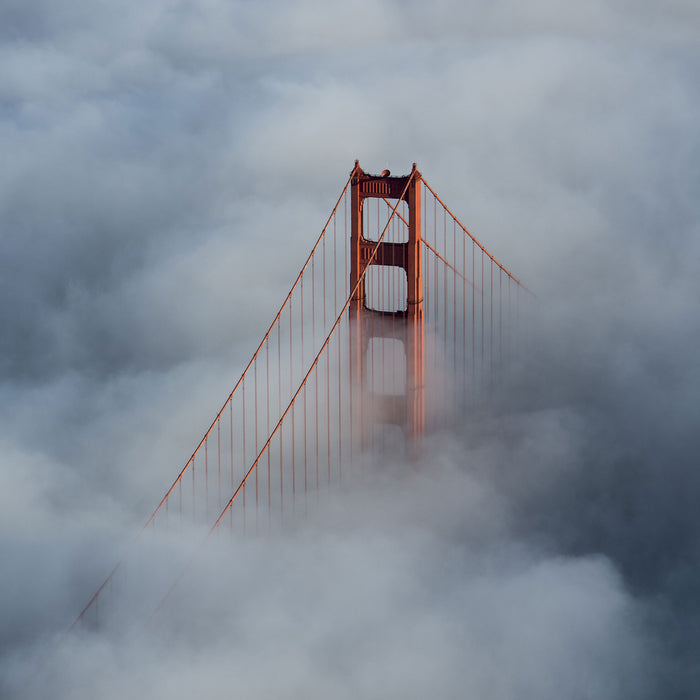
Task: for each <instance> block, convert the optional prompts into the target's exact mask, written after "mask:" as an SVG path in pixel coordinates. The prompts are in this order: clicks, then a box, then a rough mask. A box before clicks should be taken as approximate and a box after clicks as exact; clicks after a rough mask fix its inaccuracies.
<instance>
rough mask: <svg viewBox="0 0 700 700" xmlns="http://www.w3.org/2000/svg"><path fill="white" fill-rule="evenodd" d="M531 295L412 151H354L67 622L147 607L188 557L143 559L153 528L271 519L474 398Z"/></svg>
mask: <svg viewBox="0 0 700 700" xmlns="http://www.w3.org/2000/svg"><path fill="white" fill-rule="evenodd" d="M531 296H532V295H531V292H530V291H529V290H528V289H527V288H526V287H525V286H524V285H523V284H522V283H521V282H520V281H519V280H518V279H517V278H516V277H515V276H514V275H513V274H512V273H511V272H510V271H508V270H507V269H506V268H505V267H504V266H503V265H502V264H501V263H500V262H499V261H498V260H496V258H494V257H493V255H491V254H490V253H489V252H488V251H487V250H486V249H485V248H484V246H483V245H481V243H479V241H477V240H476V239H475V238H474V236H472V235H471V233H469V231H468V230H467V229H466V228H465V227H464V226H463V225H462V224H461V223H460V222H459V220H458V219H457V218H456V217H455V216H454V214H453V213H452V212H451V211H450V209H448V207H447V206H446V205H445V204H444V203H443V201H442V200H441V199H440V197H439V196H438V195H437V194H436V193H435V191H434V190H433V189H432V188H431V187H430V185H429V184H428V183H427V182H426V180H425V178H424V177H423V176H422V174H421V173H420V172H419V171H418V170H417V168H416V165H415V164H414V165H413V168H412V170H411V172H410V173H409V174H408V175H404V176H399V177H396V176H392V175H391V174H390V172H389V171H388V170H385V171H384V172H383V173H382V174H380V175H371V174H368V173H366V172H365V171H364V170H363V169H362V168H361V167H360V165H359V163H358V162H357V161H356V162H355V166H354V167H353V169H352V171H351V173H350V176H349V178H348V180H347V182H346V183H345V185H344V187H343V189H342V191H341V193H340V196H339V198H338V200H337V202H336V204H335V206H334V207H333V210H332V211H331V214H330V216H329V217H328V220H327V222H326V225H325V226H324V228H323V230H322V232H321V234H320V236H319V237H318V240H317V241H316V243H315V245H314V246H313V248H312V250H311V253H310V254H309V256H308V258H307V259H306V262H305V263H304V265H303V266H302V268H301V271H300V272H299V274H298V276H297V278H296V280H295V281H294V283H293V285H292V287H291V289H290V291H289V293H288V294H287V296H286V297H285V299H284V301H283V303H282V305H281V307H280V309H279V311H278V312H277V314H276V315H275V317H274V319H273V321H272V323H271V324H270V326H269V328H268V330H267V332H266V333H265V335H264V336H263V338H262V340H261V341H260V344H259V345H258V347H257V349H256V350H255V352H254V353H253V355H252V357H251V359H250V361H249V362H248V364H247V366H246V367H245V369H244V371H243V373H242V375H241V377H240V379H239V380H238V382H237V383H236V385H235V386H234V387H233V390H232V391H231V393H230V394H229V395H228V397H227V398H226V400H225V401H224V403H223V406H222V407H221V409H220V410H219V412H218V413H217V414H216V416H215V418H214V420H213V421H212V423H211V425H210V427H209V429H208V430H207V431H206V432H205V434H204V436H203V437H202V439H201V441H200V442H199V444H198V445H197V446H196V448H195V450H194V451H193V453H192V455H191V456H190V458H189V459H188V460H187V461H186V463H185V464H184V466H183V467H182V469H181V470H180V472H179V473H178V474H177V476H176V477H175V479H174V481H173V482H172V484H171V485H170V486H169V488H168V489H167V490H166V491H165V495H164V496H163V498H162V500H161V501H160V503H158V505H157V507H156V508H155V510H154V511H153V513H152V515H151V516H150V518H149V519H148V521H147V522H146V524H145V525H144V526H143V529H142V530H141V531H140V533H139V534H138V535H137V537H136V538H135V539H134V540H133V542H132V543H131V545H130V546H129V548H128V549H127V551H126V553H125V554H124V555H123V557H122V559H121V560H120V561H119V563H118V564H117V565H116V566H115V567H114V568H113V569H112V571H111V572H110V573H109V575H108V576H107V577H106V579H105V580H104V582H103V583H102V585H101V586H100V587H99V588H98V589H97V591H96V592H95V594H94V595H93V596H92V598H91V599H90V600H89V601H88V603H87V605H86V606H85V607H84V609H83V610H82V611H81V612H80V614H79V615H78V617H77V619H76V620H75V622H74V623H73V625H72V626H71V628H70V630H73V629H74V628H76V627H79V626H87V627H88V628H92V627H94V626H95V625H100V626H101V625H103V624H104V625H109V624H113V623H115V621H117V620H118V619H119V616H120V606H123V605H129V606H130V607H131V608H138V609H139V610H140V612H141V613H142V614H143V616H144V617H146V618H148V617H149V616H151V615H153V614H154V613H155V611H157V610H159V609H160V608H161V607H162V605H163V603H164V601H165V600H166V599H167V598H168V595H169V593H170V592H171V591H172V590H173V589H174V588H175V587H176V586H177V584H178V581H179V580H180V579H181V578H182V576H184V575H185V573H186V572H187V570H188V567H189V566H191V565H192V560H189V562H188V561H182V560H180V559H179V558H178V557H170V556H168V557H166V558H165V560H164V559H163V557H160V559H159V558H158V556H156V555H155V554H154V552H156V550H157V548H158V547H159V546H160V545H162V543H163V541H164V539H167V538H168V537H172V536H175V537H176V538H177V536H178V533H184V532H185V531H187V532H188V533H191V532H200V535H199V540H200V541H201V540H202V539H204V540H206V539H207V538H210V537H212V536H214V535H221V534H223V533H225V532H229V533H233V534H234V535H235V536H238V535H239V534H243V533H248V534H250V533H257V532H260V531H261V530H264V529H273V528H279V527H281V526H282V525H283V524H284V523H285V521H287V520H289V519H290V518H292V517H294V515H295V513H296V512H297V511H298V510H303V511H306V510H307V509H308V508H309V507H310V506H311V505H312V504H313V502H314V500H315V499H319V498H320V496H321V495H322V494H323V493H324V492H325V491H328V490H329V489H331V488H337V487H338V486H339V485H340V484H342V483H343V481H344V480H348V479H352V478H354V477H355V476H356V474H357V472H358V470H362V469H363V464H365V457H366V455H368V454H376V453H377V452H381V451H384V452H385V453H386V452H387V451H391V453H393V454H395V453H397V452H398V453H400V454H401V455H403V456H405V457H406V458H410V457H411V455H412V454H415V453H416V452H418V451H419V450H420V439H421V436H423V435H424V434H425V433H426V432H430V431H434V430H436V429H437V428H438V427H439V425H440V422H441V421H443V420H444V419H445V416H446V415H447V414H450V413H451V414H452V415H455V414H456V413H458V412H459V411H460V409H461V408H463V407H465V406H468V405H478V403H479V402H480V401H483V400H484V399H485V397H487V396H488V394H489V392H490V391H491V390H492V389H493V387H494V385H495V383H496V382H497V381H498V378H499V377H500V376H501V374H502V371H503V369H504V367H506V366H507V364H508V362H509V360H510V359H511V358H512V357H513V356H514V354H515V352H516V351H517V344H518V342H519V341H518V332H517V331H518V327H519V325H520V322H521V318H522V311H523V305H524V302H525V301H526V300H527V298H528V297H531ZM448 409H449V410H448ZM129 588H133V589H134V591H138V593H137V594H136V593H135V594H133V595H131V596H130V595H129V594H128V592H127V593H125V591H128V589H129ZM132 612H133V610H132ZM70 630H69V631H70Z"/></svg>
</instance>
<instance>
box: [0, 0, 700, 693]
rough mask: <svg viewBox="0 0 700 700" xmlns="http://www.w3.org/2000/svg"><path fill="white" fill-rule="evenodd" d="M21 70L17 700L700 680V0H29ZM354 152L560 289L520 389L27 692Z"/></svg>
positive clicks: (10, 594) (3, 207) (292, 262)
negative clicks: (419, 187) (422, 191)
mask: <svg viewBox="0 0 700 700" xmlns="http://www.w3.org/2000/svg"><path fill="white" fill-rule="evenodd" d="M0 66H2V67H1V68H0V153H1V154H2V157H1V158H0V328H1V331H0V447H1V449H0V557H1V561H2V573H1V574H0V696H2V697H37V698H43V697H49V696H50V697H53V698H59V699H63V698H66V699H67V698H123V697H125V696H132V697H168V698H189V697H192V696H193V695H197V696H200V697H211V698H219V697H220V698H224V697H232V696H241V697H262V698H300V697H310V698H336V697H337V698H357V697H382V698H394V697H396V698H399V697H401V698H406V697H409V698H411V697H415V698H425V697H426V696H433V697H438V698H442V697H455V698H457V697H460V698H461V697H466V698H481V699H483V700H502V699H507V698H524V697H527V698H538V699H550V698H551V699H552V700H554V699H555V698H556V699H561V698H575V699H578V698H581V699H584V698H585V699H588V698H590V699H593V698H595V699H596V700H601V699H602V700H608V699H610V700H612V699H613V698H614V699H618V698H620V699H621V698H654V699H656V698H663V699H664V700H680V699H686V698H688V699H690V698H695V697H697V696H698V693H700V661H698V655H697V649H698V647H700V596H698V582H699V581H700V541H699V540H698V537H699V536H700V509H699V508H698V505H697V500H698V494H699V493H700V475H699V474H698V471H697V467H698V463H699V458H698V455H700V431H699V427H700V360H699V359H698V347H699V346H700V320H699V318H700V315H699V314H698V309H697V307H698V300H699V299H700V223H699V222H700V202H699V198H698V183H700V87H699V85H700V83H699V81H698V75H700V9H699V8H698V6H697V3H695V2H691V1H690V0H671V1H670V2H666V3H661V4H660V3H651V2H646V0H641V1H640V2H635V3H632V2H628V1H627V0H617V1H614V0H607V1H604V0H594V1H593V2H588V3H578V4H571V3H569V4H564V3H557V2H550V1H545V0H542V1H540V0H536V1H535V2H530V3H517V2H512V1H504V2H493V3H490V4H488V3H482V4H480V5H478V6H477V5H476V4H474V3H470V2H466V3H465V2H457V1H456V0H438V1H437V2H433V3H418V2H414V1H413V0H393V1H389V0H379V1H377V2H368V1H366V0H361V1H360V2H345V3H340V2H335V0H331V1H326V2H320V1H315V0H299V1H297V0H290V1H288V2H282V1H281V0H271V1H270V2H257V3H253V2H249V1H247V0H234V1H224V0H200V1H199V2H197V1H195V0H191V1H189V0H143V1H142V2H140V3H138V4H130V3H127V4H124V3H118V2H115V1H113V0H102V1H100V2H89V3H86V2H84V1H78V0H75V1H72V0H58V1H49V0H45V1H44V0H0ZM356 158H357V159H359V161H360V164H361V165H362V166H363V167H364V168H365V170H367V171H369V172H377V173H378V172H381V171H382V170H383V169H384V168H390V169H391V171H392V173H394V174H402V173H408V172H409V171H410V168H411V165H412V163H413V162H416V163H417V165H418V167H419V169H420V171H421V172H422V173H423V175H424V176H425V178H426V180H427V181H428V182H429V183H430V185H431V186H432V187H433V188H434V189H435V190H436V191H437V192H438V194H439V195H440V197H441V198H442V199H443V200H444V201H445V203H446V204H447V205H448V206H449V207H450V208H451V210H452V211H453V212H454V213H455V214H456V215H457V216H458V217H459V219H460V220H461V221H462V222H463V223H464V224H465V225H466V226H467V227H468V228H469V229H470V231H471V232H472V233H473V234H474V235H475V236H476V237H477V238H478V239H479V240H480V241H481V242H483V243H484V245H485V246H486V247H487V248H488V249H489V250H490V251H491V252H492V253H493V254H494V255H495V256H496V257H497V258H499V259H500V260H502V261H503V262H504V264H505V265H506V267H508V268H509V269H510V270H512V271H513V272H514V273H515V274H516V275H517V276H518V277H519V278H520V279H521V280H523V281H524V282H525V283H526V284H527V285H528V287H530V288H531V289H532V290H534V292H535V293H536V295H537V304H536V305H535V307H534V310H533V312H532V315H531V317H530V318H529V319H528V325H529V328H528V345H527V346H525V345H524V346H523V352H522V355H521V356H519V357H518V360H517V362H516V363H515V364H514V366H513V367H512V371H511V373H510V374H509V377H508V382H505V383H504V385H503V387H502V390H501V392H500V393H499V395H498V397H497V399H496V400H495V401H494V402H493V404H492V405H490V406H489V407H488V408H485V409H484V410H481V411H474V412H473V413H469V414H465V415H464V416H463V419H462V421H461V424H460V426H459V429H458V430H457V431H456V434H452V433H447V434H441V435H432V436H428V438H427V449H426V451H425V454H426V456H425V458H424V459H423V460H422V461H421V463H420V464H412V465H410V466H408V465H406V464H401V463H400V462H398V461H395V462H394V461H386V462H384V463H382V464H377V465H375V466H376V473H375V475H374V476H371V475H369V476H368V477H367V480H366V483H364V484H360V485H356V486H354V487H352V488H350V487H349V488H347V489H346V490H345V491H343V492H338V493H335V494H334V495H333V498H332V499H330V501H328V502H327V503H325V504H323V506H322V507H320V508H319V510H318V511H317V512H315V513H314V514H313V515H312V517H310V518H309V519H308V521H305V522H303V523H300V524H298V525H297V526H296V527H295V528H293V529H292V530H291V531H290V532H287V533H285V534H283V535H279V536H277V537H271V538H268V539H264V538H261V539H258V540H252V541H246V542H241V543H239V545H240V547H239V548H238V549H236V550H235V552H234V550H232V549H231V547H230V543H228V544H226V545H224V544H223V543H218V544H216V545H214V546H213V547H212V551H210V552H205V553H204V554H203V555H202V558H201V563H200V568H199V570H198V573H197V575H196V576H193V577H192V578H191V579H190V580H189V581H188V582H186V584H185V586H184V590H183V591H181V593H180V595H181V596H182V599H181V600H184V601H186V602H185V603H183V606H184V607H185V608H186V609H187V614H184V613H182V607H181V608H180V613H178V614H173V615H171V616H168V615H163V617H162V619H161V620H159V621H157V623H156V624H154V625H153V626H151V627H150V628H149V629H148V631H146V632H144V633H143V635H141V636H139V637H138V638H137V639H136V640H133V639H132V638H130V641H129V643H125V642H124V638H123V637H121V636H120V635H118V634H114V635H111V634H109V633H104V634H99V633H93V634H83V635H75V636H74V637H71V638H69V639H68V640H67V641H65V642H64V643H63V644H62V645H61V646H60V649H59V650H58V651H57V652H56V653H55V654H53V655H52V656H51V657H50V659H49V661H48V662H46V661H45V662H43V666H44V675H43V676H42V677H41V678H35V679H34V681H32V682H29V681H27V678H28V677H29V676H31V674H32V672H33V670H34V669H35V668H37V667H38V666H39V665H41V660H42V659H45V658H46V655H47V653H48V651H49V650H50V649H52V648H53V647H54V642H55V639H56V638H57V636H58V635H60V634H61V633H62V632H63V630H65V629H66V627H67V626H68V625H69V624H70V623H71V622H72V621H73V620H74V619H75V616H76V615H77V613H78V612H79V611H80V610H81V609H82V607H83V606H84V605H85V603H86V602H87V601H88V599H89V598H90V596H91V595H92V594H93V593H94V591H95V589H96V588H97V586H98V585H99V584H100V583H101V582H102V580H104V577H105V575H106V574H107V572H108V571H109V570H110V568H111V566H113V564H114V563H115V562H116V560H117V559H118V557H119V554H120V552H122V551H123V548H124V546H125V543H126V542H128V541H129V540H130V539H131V537H133V535H134V534H135V532H136V531H138V529H139V527H140V526H141V525H142V524H143V522H144V519H145V518H146V517H147V516H148V514H149V513H150V512H151V511H152V510H153V507H154V506H155V505H156V504H157V503H158V501H159V500H160V498H161V496H162V495H163V492H164V490H165V489H166V488H167V486H168V485H169V484H170V483H171V482H172V480H173V478H174V477H175V475H176V474H177V472H178V471H179V470H180V468H181V467H182V466H183V464H184V462H185V460H186V459H187V458H188V457H189V455H190V454H191V452H192V450H193V448H194V447H195V445H196V444H197V442H198V441H199V439H200V438H201V436H202V433H203V432H204V430H205V429H206V428H207V427H208V426H209V424H210V422H211V420H212V418H213V417H214V415H215V413H216V412H217V411H218V409H219V408H220V406H221V404H222V403H223V401H224V399H225V398H226V396H227V395H228V393H229V392H230V390H231V389H232V387H233V385H234V383H235V381H236V379H237V378H238V377H239V375H240V373H241V371H242V369H243V368H244V366H245V364H246V362H247V360H248V359H249V357H250V355H251V353H252V351H253V350H254V349H255V347H256V345H257V343H258V341H259V339H260V337H261V335H262V334H263V333H264V332H265V330H266V329H267V326H268V325H269V323H270V321H271V320H272V317H273V316H274V314H275V313H276V311H277V309H278V308H279V305H280V303H281V301H282V299H283V297H284V295H285V294H286V293H287V291H288V290H289V287H290V285H291V283H292V281H293V280H294V278H295V276H296V274H297V272H298V270H299V268H300V266H301V264H302V263H303V261H304V260H305V258H306V256H307V254H308V251H309V249H310V247H311V245H312V244H313V242H314V241H315V239H316V237H317V236H318V234H319V232H320V230H321V228H322V227H323V225H324V223H325V221H326V219H327V217H328V214H329V213H330V210H331V208H332V206H333V205H334V203H335V201H336V199H337V197H338V195H339V193H340V190H341V189H342V187H343V185H344V183H345V181H346V179H347V176H348V174H349V172H350V170H351V169H352V166H353V164H354V161H355V159H356ZM188 595H189V597H188ZM124 615H125V618H128V616H129V612H128V611H125V613H124Z"/></svg>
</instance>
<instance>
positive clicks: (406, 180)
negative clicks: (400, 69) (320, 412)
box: [350, 161, 425, 440]
mask: <svg viewBox="0 0 700 700" xmlns="http://www.w3.org/2000/svg"><path fill="white" fill-rule="evenodd" d="M369 198H378V199H383V200H385V201H387V202H389V200H394V201H391V202H390V203H391V204H392V205H394V204H395V203H396V200H404V201H405V202H406V204H407V208H408V221H407V222H406V219H405V218H404V217H401V218H402V220H403V221H404V223H407V224H408V226H407V229H408V235H407V240H404V241H401V242H393V241H392V242H389V241H384V240H380V241H379V242H377V240H370V239H368V238H367V237H366V236H365V231H364V217H363V208H364V204H365V202H366V200H367V199H369ZM350 201H351V231H350V289H351V290H354V291H352V292H351V294H352V296H351V306H350V310H351V314H352V318H353V337H352V344H353V348H352V350H353V360H352V371H353V374H354V377H353V380H354V381H355V382H356V383H358V384H360V386H362V396H363V401H362V402H361V406H362V409H361V410H363V412H364V414H363V416H362V418H361V424H362V425H363V426H365V425H367V426H368V428H369V429H370V430H373V429H374V426H375V425H377V424H393V425H397V426H399V427H400V428H401V429H402V430H403V432H404V435H405V436H406V438H407V439H408V440H412V439H413V440H415V438H418V437H419V436H420V435H421V434H422V433H423V431H424V428H425V398H424V393H425V386H424V385H425V354H424V338H425V329H424V323H423V278H422V269H421V175H420V172H418V170H417V168H416V164H415V163H414V164H413V168H412V170H411V173H410V174H409V175H403V176H399V177H393V176H391V175H390V174H389V171H386V170H385V171H384V173H382V174H381V175H370V174H368V173H365V172H364V171H363V170H362V168H360V165H359V162H358V161H355V168H354V170H353V174H352V177H351V194H350ZM380 233H381V232H380ZM371 266H379V270H378V275H374V278H373V279H374V280H375V282H374V283H375V284H382V282H381V281H379V282H377V281H376V280H381V279H382V277H383V276H387V275H393V276H394V277H395V275H396V272H397V270H396V269H397V268H398V270H402V271H403V273H405V276H406V278H405V284H402V285H401V288H402V289H405V290H406V294H405V299H403V300H400V303H398V304H395V307H398V308H391V309H378V308H373V304H372V301H371V299H370V298H369V295H368V288H367V287H368V282H369V275H368V274H367V273H368V272H369V271H368V268H369V267H371ZM398 274H401V273H398ZM387 342H388V343H393V344H397V343H398V344H399V347H400V348H402V349H403V354H404V357H405V363H403V364H404V366H405V377H402V378H401V379H402V380H403V381H401V382H400V386H401V387H402V389H403V391H402V392H400V393H396V392H394V393H381V392H379V391H377V383H376V382H375V380H374V377H373V376H372V375H373V373H372V371H371V369H370V359H369V357H368V355H369V348H370V344H372V343H377V344H379V346H380V347H381V346H382V345H383V344H384V343H387ZM363 433H364V430H363Z"/></svg>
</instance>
